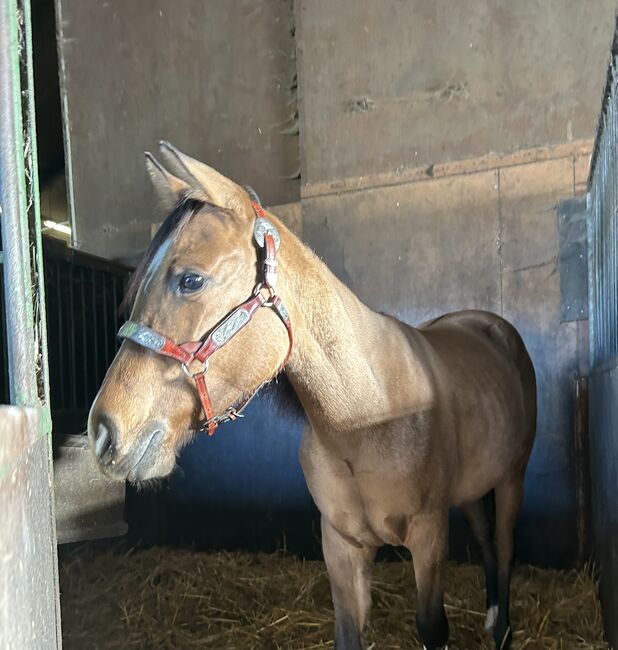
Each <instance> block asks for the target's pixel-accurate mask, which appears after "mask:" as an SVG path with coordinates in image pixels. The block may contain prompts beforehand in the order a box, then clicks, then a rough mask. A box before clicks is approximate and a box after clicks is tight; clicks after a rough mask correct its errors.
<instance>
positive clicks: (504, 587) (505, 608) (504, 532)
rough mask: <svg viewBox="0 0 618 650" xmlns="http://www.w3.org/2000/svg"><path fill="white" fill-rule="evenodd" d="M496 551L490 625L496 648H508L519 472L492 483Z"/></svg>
mask: <svg viewBox="0 0 618 650" xmlns="http://www.w3.org/2000/svg"><path fill="white" fill-rule="evenodd" d="M495 492H496V552H497V557H498V620H497V622H496V627H495V628H494V640H495V642H496V648H497V650H508V648H509V647H510V645H511V639H512V632H511V620H510V616H509V595H510V593H509V592H510V588H511V569H512V564H513V548H514V542H513V530H514V528H515V521H516V520H517V514H518V513H519V508H520V506H521V501H522V497H523V493H524V478H523V475H516V476H512V477H509V478H508V479H505V480H504V481H503V482H502V483H500V485H498V486H496V488H495Z"/></svg>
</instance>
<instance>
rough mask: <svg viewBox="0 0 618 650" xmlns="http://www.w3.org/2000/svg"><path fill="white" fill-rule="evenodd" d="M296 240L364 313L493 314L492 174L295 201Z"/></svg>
mask: <svg viewBox="0 0 618 650" xmlns="http://www.w3.org/2000/svg"><path fill="white" fill-rule="evenodd" d="M302 207H303V236H304V239H305V241H306V242H307V243H308V244H309V245H310V246H311V247H312V248H314V249H315V250H316V251H317V252H318V253H319V254H320V256H321V257H322V258H323V259H324V260H325V261H326V263H327V264H328V265H329V267H330V269H331V270H332V271H333V272H334V273H335V274H336V275H337V276H338V277H339V278H340V279H341V280H342V281H343V282H345V283H346V284H347V285H348V286H350V287H351V289H352V290H353V291H354V292H355V293H356V294H357V295H358V296H359V297H360V298H361V299H362V300H364V301H365V302H366V303H368V304H369V305H370V306H371V307H372V308H374V309H377V310H382V311H387V312H389V313H392V314H394V315H396V316H397V317H399V318H401V319H402V320H404V321H407V322H410V323H419V322H421V321H423V320H425V319H428V318H431V317H433V316H435V315H437V314H439V313H442V312H445V311H453V310H455V309H465V308H479V309H488V310H492V311H500V271H499V260H498V251H497V247H496V240H497V235H498V189H497V172H483V173H480V174H472V175H469V176H458V177H454V178H444V179H438V180H434V181H428V182H426V183H413V184H408V185H402V186H395V187H386V188H380V189H372V190H366V191H363V192H357V193H351V194H344V195H341V196H335V195H331V196H322V197H316V198H311V199H303V201H302Z"/></svg>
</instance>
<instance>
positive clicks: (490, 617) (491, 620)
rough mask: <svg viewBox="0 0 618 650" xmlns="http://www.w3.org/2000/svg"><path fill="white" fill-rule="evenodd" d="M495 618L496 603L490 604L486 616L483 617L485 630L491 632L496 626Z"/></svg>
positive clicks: (496, 613) (496, 618)
mask: <svg viewBox="0 0 618 650" xmlns="http://www.w3.org/2000/svg"><path fill="white" fill-rule="evenodd" d="M497 620H498V605H492V606H491V607H490V608H489V609H488V610H487V616H486V617H485V631H486V632H492V631H493V629H494V627H496V621H497Z"/></svg>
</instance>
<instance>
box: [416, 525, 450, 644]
mask: <svg viewBox="0 0 618 650" xmlns="http://www.w3.org/2000/svg"><path fill="white" fill-rule="evenodd" d="M406 546H407V547H408V549H409V550H410V552H411V553H412V560H413V562H414V575H415V577H416V591H417V595H418V604H417V607H416V627H417V629H418V635H419V636H420V638H421V641H422V642H423V644H424V647H425V648H426V649H427V650H442V649H443V648H446V647H447V646H446V644H447V643H448V620H447V618H446V614H445V612H444V585H445V571H446V558H447V554H448V513H431V514H420V515H415V516H414V517H413V518H412V522H411V525H410V528H409V530H408V535H407V538H406Z"/></svg>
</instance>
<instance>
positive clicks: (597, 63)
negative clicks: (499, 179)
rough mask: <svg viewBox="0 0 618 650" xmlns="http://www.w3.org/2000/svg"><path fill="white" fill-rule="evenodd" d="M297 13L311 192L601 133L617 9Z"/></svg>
mask: <svg viewBox="0 0 618 650" xmlns="http://www.w3.org/2000/svg"><path fill="white" fill-rule="evenodd" d="M295 4H296V6H297V23H298V24H297V33H298V35H299V36H298V39H299V40H298V46H299V79H300V84H301V85H300V97H301V118H302V120H303V121H302V122H301V132H302V135H303V154H302V155H303V165H302V173H303V182H306V183H309V184H313V183H316V182H321V181H328V180H332V179H341V178H348V177H352V178H353V177H358V176H364V175H367V174H374V173H382V172H385V171H390V172H395V171H398V170H401V169H406V168H408V167H410V166H412V167H416V166H419V165H426V166H428V167H429V166H430V165H432V164H435V163H439V162H444V161H445V160H461V159H464V158H474V157H476V156H481V155H484V154H486V153H487V152H489V151H497V152H507V151H513V150H516V149H520V148H527V147H531V146H539V145H547V144H554V143H560V142H566V141H567V140H570V139H579V138H585V137H592V136H593V135H594V130H595V126H596V118H597V114H598V107H599V101H600V97H601V94H602V89H603V84H604V81H605V70H606V60H607V49H608V47H609V45H610V43H611V38H612V31H613V26H614V11H615V2H614V0H597V1H596V2H592V3H582V2H580V1H579V0H519V1H518V2H510V3H505V2H501V1H499V0H491V1H489V2H487V1H484V0H483V1H481V0H474V1H469V2H453V1H452V0H434V1H432V2H427V1H426V0H410V1H408V2H401V1H400V0H383V1H382V2H363V3H359V2H356V1H355V0H345V1H339V2H330V1H329V0H299V1H298V2H296V3H295ZM514 53H517V55H516V56H514V55H513V54H514Z"/></svg>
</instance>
